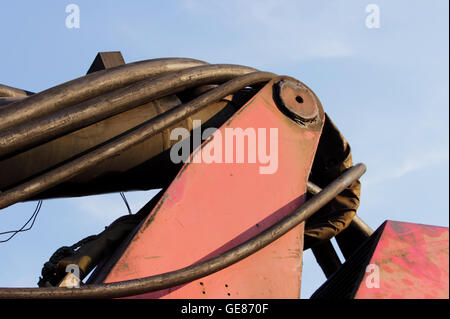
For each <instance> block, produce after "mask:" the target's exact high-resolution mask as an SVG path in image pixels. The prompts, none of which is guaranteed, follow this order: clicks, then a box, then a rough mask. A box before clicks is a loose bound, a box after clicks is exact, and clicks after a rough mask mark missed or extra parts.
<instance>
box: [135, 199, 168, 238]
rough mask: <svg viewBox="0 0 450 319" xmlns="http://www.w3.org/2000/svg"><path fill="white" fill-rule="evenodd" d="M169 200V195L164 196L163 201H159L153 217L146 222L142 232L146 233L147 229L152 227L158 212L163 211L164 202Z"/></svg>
mask: <svg viewBox="0 0 450 319" xmlns="http://www.w3.org/2000/svg"><path fill="white" fill-rule="evenodd" d="M167 198H169V194H164V196H163V197H162V198H161V200H160V201H159V203H158V205H157V206H156V207H155V210H154V211H153V213H152V215H151V216H150V217H149V218H148V220H147V221H146V222H145V225H144V227H143V228H142V231H141V232H143V231H145V230H146V229H147V227H148V226H150V224H151V223H152V222H153V220H154V219H155V216H156V214H157V213H158V211H159V210H160V209H161V206H162V204H164V202H165V201H166V200H167Z"/></svg>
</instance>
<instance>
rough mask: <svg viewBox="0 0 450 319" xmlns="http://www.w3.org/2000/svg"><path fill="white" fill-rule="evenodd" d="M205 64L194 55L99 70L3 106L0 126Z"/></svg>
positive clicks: (27, 119) (0, 111)
mask: <svg viewBox="0 0 450 319" xmlns="http://www.w3.org/2000/svg"><path fill="white" fill-rule="evenodd" d="M205 64H207V63H206V62H203V61H199V60H194V59H186V58H163V59H153V60H145V61H139V62H134V63H128V64H124V65H120V66H117V67H113V68H108V69H105V70H101V71H97V72H94V73H91V74H88V75H86V76H83V77H80V78H77V79H74V80H71V81H68V82H65V83H63V84H60V85H57V86H55V87H52V88H50V89H47V90H45V91H42V92H39V93H37V94H34V95H32V96H30V97H29V99H27V100H25V101H22V102H18V103H15V104H14V105H10V108H8V109H2V110H0V118H1V121H0V130H4V129H5V128H8V127H12V126H17V125H19V124H21V123H25V122H28V121H30V120H32V119H34V118H36V117H39V116H43V115H46V114H49V113H52V112H55V111H57V110H60V109H62V108H64V107H67V106H70V105H73V104H75V103H80V102H81V101H84V100H87V99H90V98H93V97H96V96H98V95H100V94H103V93H106V92H109V91H112V90H115V89H118V88H121V87H124V86H126V85H129V84H131V83H134V82H137V81H141V80H144V79H146V78H150V77H154V76H157V75H160V74H163V73H167V72H173V71H179V70H183V69H187V68H192V67H195V66H199V65H205ZM7 88H9V87H5V88H4V89H2V86H0V93H1V92H3V90H6V89H7ZM8 92H10V90H9V91H8ZM0 96H1V94H0ZM8 96H11V95H8Z"/></svg>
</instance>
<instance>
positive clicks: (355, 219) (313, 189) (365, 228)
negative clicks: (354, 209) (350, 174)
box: [306, 181, 373, 237]
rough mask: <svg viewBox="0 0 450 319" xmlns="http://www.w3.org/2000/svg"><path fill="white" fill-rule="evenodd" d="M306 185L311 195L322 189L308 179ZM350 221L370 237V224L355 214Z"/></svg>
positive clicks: (371, 230) (371, 232) (371, 231)
mask: <svg viewBox="0 0 450 319" xmlns="http://www.w3.org/2000/svg"><path fill="white" fill-rule="evenodd" d="M306 185H307V188H308V192H310V193H311V194H312V195H316V194H318V193H320V192H321V191H322V189H321V188H320V187H319V186H317V185H316V184H314V183H312V182H310V181H308V183H307V184H306ZM352 223H353V224H354V227H356V228H357V229H358V230H359V231H360V232H361V233H362V234H364V235H365V236H366V237H370V236H371V235H372V234H373V229H372V228H370V226H369V225H367V224H366V223H365V222H364V221H363V220H362V219H361V218H360V217H359V216H358V215H355V217H353V220H352Z"/></svg>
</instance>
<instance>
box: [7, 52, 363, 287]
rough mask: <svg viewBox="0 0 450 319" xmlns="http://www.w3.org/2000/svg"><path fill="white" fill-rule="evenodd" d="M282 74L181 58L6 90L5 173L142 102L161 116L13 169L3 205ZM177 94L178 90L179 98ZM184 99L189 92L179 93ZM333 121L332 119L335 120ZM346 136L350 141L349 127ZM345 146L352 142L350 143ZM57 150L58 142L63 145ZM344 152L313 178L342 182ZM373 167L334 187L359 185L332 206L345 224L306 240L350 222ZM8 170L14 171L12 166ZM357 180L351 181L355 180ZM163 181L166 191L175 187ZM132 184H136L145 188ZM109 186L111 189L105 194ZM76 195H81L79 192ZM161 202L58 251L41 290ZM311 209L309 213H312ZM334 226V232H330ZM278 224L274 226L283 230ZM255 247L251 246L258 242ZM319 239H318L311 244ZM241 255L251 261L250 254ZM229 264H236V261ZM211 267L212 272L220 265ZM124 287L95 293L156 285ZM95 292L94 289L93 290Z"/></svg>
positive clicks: (86, 264) (103, 250)
mask: <svg viewBox="0 0 450 319" xmlns="http://www.w3.org/2000/svg"><path fill="white" fill-rule="evenodd" d="M274 77H275V75H274V74H272V73H268V72H259V71H257V70H255V69H252V68H249V67H245V66H238V65H209V64H206V63H205V62H202V61H198V60H192V59H178V58H171V59H156V60H147V61H142V62H136V63H131V64H125V65H122V66H118V67H114V68H110V69H105V70H102V71H98V72H94V73H92V74H89V75H87V76H84V77H81V78H78V79H75V80H72V81H69V82H66V83H63V84H61V85H58V86H56V87H53V88H50V89H48V90H45V91H42V92H40V93H36V94H31V93H29V92H26V91H22V90H17V89H12V88H9V87H5V86H1V87H0V95H1V94H2V92H4V93H3V96H7V97H8V96H9V98H6V99H5V101H6V102H4V103H3V104H4V105H1V106H0V118H1V119H2V121H1V122H0V169H2V166H3V167H4V168H9V167H11V166H8V165H13V166H14V165H17V163H18V162H20V160H23V159H24V158H29V157H30V155H31V154H33V152H35V153H34V154H42V152H43V150H45V148H46V147H51V144H52V143H53V144H56V145H58V144H57V143H58V142H59V141H63V143H66V142H67V139H68V138H69V137H71V136H74V135H76V134H79V132H83V130H88V129H89V128H92V127H94V126H96V125H97V129H98V125H99V124H101V123H103V122H105V121H108V120H110V119H119V116H120V115H121V114H126V113H127V112H131V111H132V110H137V109H138V108H140V107H142V105H146V104H149V103H154V104H155V105H156V108H158V110H159V113H156V114H155V115H154V116H152V117H151V118H148V119H145V120H144V121H142V122H140V123H139V124H138V125H136V126H134V127H128V128H127V129H126V130H125V131H122V132H120V134H116V135H113V136H109V137H108V139H106V140H103V141H101V142H98V141H96V142H95V143H94V145H88V146H84V148H79V149H78V150H77V152H75V153H68V154H65V157H61V158H58V161H57V162H56V163H52V165H47V166H46V167H45V165H44V166H42V167H38V168H37V169H35V170H30V172H28V173H27V172H26V173H24V174H23V175H22V176H21V177H20V178H17V177H16V175H17V174H15V175H14V174H10V175H9V176H7V175H8V174H4V175H3V180H0V190H1V192H0V209H1V208H5V207H7V206H10V205H12V204H14V203H17V202H20V201H26V200H31V199H35V198H46V196H49V197H52V196H53V195H54V194H55V192H53V193H52V190H55V189H56V190H59V189H62V188H64V183H69V184H70V182H71V181H73V180H76V178H77V177H78V176H82V175H83V174H84V173H86V174H88V175H90V174H92V172H93V169H95V168H98V167H99V166H100V165H101V164H102V163H104V162H105V161H106V162H107V161H108V160H111V159H114V157H116V156H118V155H121V154H124V153H126V152H127V151H128V150H130V149H132V148H133V147H136V146H137V145H139V143H143V142H144V141H146V140H148V139H150V138H151V137H153V136H155V135H157V134H160V133H162V132H164V131H165V130H168V129H169V128H170V127H173V126H174V125H175V124H177V123H179V122H180V121H183V120H185V119H186V118H189V117H190V116H192V115H194V114H196V112H200V111H201V110H202V109H205V108H207V107H209V106H210V105H211V104H213V103H216V102H218V101H221V100H222V99H224V98H226V97H228V96H230V95H231V94H233V93H236V92H239V91H243V90H244V89H245V88H248V87H253V88H254V90H253V91H252V92H251V93H252V94H254V93H256V91H257V89H258V88H259V87H261V84H264V83H265V82H267V81H269V80H271V79H272V78H274ZM202 88H203V89H202ZM205 88H207V89H205ZM5 92H6V93H5ZM199 93H200V94H199ZM8 94H9V95H8ZM175 94H177V95H178V96H175ZM173 97H175V99H174V98H173ZM178 97H183V98H180V99H179V98H178ZM245 97H247V98H248V97H249V95H245ZM188 98H192V99H188ZM8 101H9V103H8ZM232 101H233V99H231V100H230V99H229V100H228V102H230V103H232ZM244 102H245V101H244ZM242 104H243V102H242V101H240V103H239V105H238V106H240V105H242ZM222 110H223V107H219V108H217V109H214V110H213V112H217V113H220V112H221V111H222ZM229 116H230V112H225V113H224V118H220V119H219V123H221V122H224V119H226V118H228V117H229ZM211 118H212V117H211V116H209V117H207V119H208V120H209V119H211ZM327 121H329V118H328V117H327ZM116 122H117V121H116ZM326 125H327V124H325V126H326ZM333 127H334V126H333ZM334 128H335V127H334ZM97 131H98V130H97ZM97 131H96V132H97ZM336 131H337V129H336ZM326 132H331V135H329V134H328V133H327V134H322V137H321V142H320V144H321V145H324V144H326V142H323V140H327V139H328V138H329V136H336V133H335V131H334V130H328V131H327V130H326V129H324V133H326ZM79 135H80V134H79ZM81 135H82V134H81ZM337 135H339V136H341V137H342V135H340V133H338V134H337ZM106 136H107V135H106ZM78 137H79V136H78ZM64 138H66V140H64ZM344 141H345V140H344ZM341 144H342V145H347V144H346V142H342V143H341ZM49 145H50V146H49ZM60 145H61V144H60ZM63 145H65V144H63ZM54 148H55V146H54V145H53V149H54ZM69 148H70V145H69ZM166 148H170V145H165V148H164V149H163V150H166ZM319 149H320V145H319ZM322 149H323V150H325V149H326V147H322ZM332 149H333V148H332ZM348 151H349V149H348ZM39 152H40V153H39ZM342 152H344V153H345V152H347V149H346V148H345V147H344V149H342V148H339V149H338V153H336V152H335V151H333V150H332V151H331V153H330V154H327V155H325V158H326V159H327V160H326V163H325V164H326V165H328V164H330V163H334V164H335V166H336V165H337V166H336V167H338V170H337V171H333V175H330V174H327V175H326V176H325V177H324V179H323V180H321V179H320V178H319V176H320V174H315V173H314V170H319V169H320V170H322V169H324V168H327V167H326V166H323V165H322V166H321V164H317V165H316V163H323V162H324V161H323V158H321V159H317V158H316V160H315V164H314V167H313V174H312V176H317V178H316V180H315V182H316V183H318V184H319V185H321V186H325V185H327V184H329V183H330V182H332V179H334V178H336V177H337V176H338V175H339V174H340V173H343V172H346V170H347V169H348V168H349V163H350V164H351V158H350V162H349V161H348V160H347V158H348V155H349V153H347V154H346V156H344V157H342ZM321 153H324V154H325V153H327V152H326V151H323V152H320V151H318V156H319V154H321ZM320 156H322V155H320ZM333 161H334V162H333ZM343 162H345V165H342V163H343ZM11 163H13V164H11ZM153 164H154V163H152V165H153ZM139 165H140V163H137V164H136V166H139ZM107 166H109V165H107ZM315 167H316V169H315ZM133 169H134V168H133ZM364 169H365V168H364V167H363V166H359V167H357V169H356V173H355V171H352V172H351V173H350V174H349V175H350V176H351V185H350V183H348V181H347V184H345V185H344V186H343V185H334V188H331V189H330V190H328V191H326V192H325V194H324V195H323V196H325V197H327V198H328V201H330V200H331V199H332V198H333V197H335V196H336V195H338V194H339V193H341V192H340V191H339V192H338V191H337V189H339V187H340V189H341V190H342V189H348V188H350V189H351V190H350V192H349V193H348V194H349V196H350V199H349V200H346V199H344V201H343V202H344V206H345V204H347V205H349V206H348V207H343V206H342V205H341V206H339V205H340V204H339V205H338V206H336V205H334V206H333V205H332V204H331V205H329V207H331V208H329V209H325V212H324V213H323V215H325V216H328V217H330V216H331V219H330V220H331V221H332V220H334V219H336V218H337V220H339V221H341V220H342V219H340V218H341V217H344V219H345V221H344V222H342V223H340V226H338V227H335V224H334V223H333V222H331V223H328V225H325V227H324V225H323V223H322V221H321V222H320V223H318V224H317V225H318V227H315V226H314V223H308V224H307V233H306V236H310V237H311V239H312V242H314V241H316V240H318V241H323V240H326V239H329V238H331V237H333V236H334V235H336V234H337V233H339V232H341V231H342V230H343V229H345V227H347V226H348V224H349V223H350V221H351V219H352V218H353V216H354V212H356V208H357V206H358V204H359V188H358V187H359V182H356V180H357V178H358V177H359V176H360V175H361V174H362V173H363V172H364ZM8 171H9V170H6V169H5V170H4V172H8ZM352 174H353V176H352ZM355 174H356V179H355V176H354V175H355ZM5 175H6V178H5ZM13 175H14V176H13ZM94 175H95V174H94ZM331 176H332V177H333V178H331ZM9 177H10V178H9ZM349 178H350V177H347V179H349ZM355 183H356V184H355ZM332 184H333V183H332ZM5 185H6V187H5ZM102 185H104V184H102ZM161 186H162V187H165V186H167V185H161ZM102 187H103V186H102ZM124 187H126V186H124ZM132 187H135V185H133V186H132ZM105 189H106V188H105ZM105 189H103V188H102V191H105ZM118 190H119V189H117V191H118ZM120 190H121V191H123V190H129V189H120ZM107 191H108V189H106V191H105V192H107ZM46 192H49V193H46ZM57 193H58V192H56V194H57ZM69 194H71V193H70V191H69ZM331 194H334V195H331ZM40 196H41V197H40ZM42 196H43V197H42ZM331 196H333V197H331ZM355 196H356V197H355ZM344 197H345V195H344ZM317 201H319V199H318V200H316V201H311V205H310V206H312V207H314V205H315V207H316V208H317V207H318V206H317V205H319V204H317V203H316V202H317ZM154 202H155V200H152V201H151V202H149V204H147V205H146V207H144V208H143V209H142V210H141V211H140V212H139V213H138V214H136V215H132V216H130V217H122V218H120V219H119V220H117V221H115V222H114V223H113V224H112V225H110V226H109V227H108V228H107V229H106V230H105V231H104V232H102V233H100V234H99V235H97V236H93V237H91V238H89V240H86V241H83V242H82V243H80V244H79V245H75V246H72V247H65V248H63V249H62V250H58V251H57V253H56V254H55V255H54V256H52V258H51V260H50V261H49V264H47V266H48V267H47V268H45V267H44V271H43V274H44V272H46V276H45V277H46V278H45V279H44V278H43V279H42V280H41V286H49V285H55V284H56V283H57V282H58V280H60V279H61V276H62V275H63V274H64V272H63V270H64V266H65V265H67V264H70V263H75V264H78V265H79V266H80V269H81V271H82V276H84V275H86V274H87V273H88V272H89V271H90V270H91V269H92V268H93V267H94V266H95V265H96V264H97V263H98V262H99V260H100V259H101V258H103V257H104V256H105V255H107V253H108V252H110V251H111V250H112V249H114V248H115V247H116V246H117V244H118V243H120V242H121V241H122V240H123V238H124V237H126V235H128V234H129V233H130V231H131V230H132V229H134V228H135V227H136V225H137V224H138V223H139V222H140V221H141V220H142V219H143V218H144V217H145V214H143V212H146V213H148V211H149V209H148V208H151V207H150V206H151V205H153V204H154ZM148 205H150V206H148ZM320 205H321V206H323V200H322V202H320ZM333 207H339V209H337V210H336V209H335V208H333ZM305 212H307V214H304V213H305ZM301 213H303V215H302V214H301ZM308 214H309V215H312V213H311V207H309V206H308V205H305V207H302V210H300V213H299V214H297V215H299V216H300V217H297V221H296V224H298V223H299V222H300V221H301V220H306V218H307V217H308V216H309V215H308ZM293 215H295V214H293ZM337 215H338V216H337ZM333 218H334V219H333ZM325 223H326V222H325ZM296 224H295V225H296ZM293 225H294V223H293V222H292V221H291V222H290V226H289V227H293ZM330 225H331V227H332V228H333V229H334V231H331V232H330V231H329V228H330ZM276 226H277V225H274V228H276ZM286 227H288V226H286V225H285V226H284V230H283V231H284V232H285V231H286V229H287V228H286ZM315 229H319V233H320V234H323V235H320V234H319V233H315ZM320 229H325V230H326V231H321V230H320ZM280 234H281V233H280ZM263 235H264V234H262V235H261V238H263V237H264V236H263ZM280 236H281V235H280ZM268 237H270V236H268V235H267V234H266V239H265V244H264V245H267V243H269V242H270V241H273V240H274V239H273V238H270V240H269V239H268ZM272 237H273V236H272ZM261 238H260V240H261ZM305 242H306V243H307V245H309V244H308V243H309V242H311V241H308V239H306V241H305ZM246 244H247V245H248V243H246ZM255 245H256V246H258V245H262V244H261V241H260V242H258V240H257V238H255V240H254V242H253V244H252V247H251V249H253V251H256V250H255V249H257V248H255ZM313 245H314V244H311V246H313ZM244 246H245V245H244ZM261 247H262V246H260V248H261ZM237 248H239V247H237ZM260 248H258V249H260ZM245 249H246V250H245ZM251 249H250V247H249V246H247V247H246V248H245V247H244V250H245V253H243V254H248V252H249V251H251ZM230 256H231V254H230ZM233 258H234V262H236V261H237V260H239V259H236V257H233ZM233 258H232V259H233ZM240 258H243V257H242V256H241V257H240ZM224 259H225V258H224ZM216 263H217V261H216ZM228 263H230V260H229V261H228ZM219 264H220V265H218V266H217V267H222V266H223V265H225V264H226V262H224V260H222V261H220V262H219ZM200 266H201V265H199V267H200ZM208 267H209V268H210V266H208ZM217 269H219V268H217ZM208 271H210V270H208ZM208 271H206V270H203V274H206V273H208ZM156 277H157V276H156ZM156 277H155V280H157V281H158V284H156V285H155V284H153V285H151V284H150V285H151V286H152V289H158V287H159V288H162V287H166V286H167V285H170V284H171V282H172V281H171V282H168V283H161V281H160V280H161V278H163V277H164V276H163V277H161V278H158V279H156ZM191 277H192V276H191ZM183 278H184V277H183ZM183 280H186V279H182V278H181V279H180V278H179V279H178V281H176V282H182V281H183ZM150 281H151V280H150ZM172 284H173V282H172ZM148 285H149V283H147V290H148ZM116 286H117V287H115V288H113V289H112V290H114V291H116V292H110V293H111V294H109V293H108V292H106V291H105V293H98V290H96V289H94V290H95V291H96V292H94V290H92V291H91V294H92V296H94V295H95V296H123V295H129V294H133V293H136V291H138V290H139V289H140V290H139V291H142V289H144V290H145V289H146V288H143V287H142V286H141V285H140V284H137V285H134V287H135V288H133V289H134V290H133V289H132V290H127V291H126V292H125V290H126V289H121V288H120V287H119V286H120V285H116ZM138 286H139V287H138ZM144 286H145V285H144ZM117 289H118V290H117ZM136 289H137V290H136ZM119 290H120V292H119ZM1 292H2V290H1V289H0V295H1ZM30 293H31V294H30V296H32V295H33V296H38V295H37V294H33V293H32V292H31V291H30ZM48 293H49V295H47V294H46V292H44V291H43V292H42V294H41V295H40V296H50V295H51V292H50V291H48ZM89 294H90V293H87V295H89ZM6 295H8V293H6ZM19 295H20V293H19ZM26 295H27V292H24V293H23V295H22V296H26ZM63 295H64V296H69V295H70V294H65V293H63V294H62V295H60V296H63ZM82 295H83V293H80V294H79V296H82ZM87 295H86V296H87ZM9 296H17V294H16V295H14V293H13V294H9Z"/></svg>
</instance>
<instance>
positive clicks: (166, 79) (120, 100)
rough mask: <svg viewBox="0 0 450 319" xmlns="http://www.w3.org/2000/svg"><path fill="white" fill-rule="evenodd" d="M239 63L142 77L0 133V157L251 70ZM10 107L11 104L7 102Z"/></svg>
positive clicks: (251, 69) (199, 67)
mask: <svg viewBox="0 0 450 319" xmlns="http://www.w3.org/2000/svg"><path fill="white" fill-rule="evenodd" d="M255 71H256V70H255V69H253V68H249V67H245V66H239V65H228V64H223V65H219V64H218V65H205V66H198V67H193V68H190V69H186V70H181V71H176V72H171V73H169V74H165V75H161V76H159V77H156V78H150V79H145V80H142V81H139V82H136V83H133V84H130V85H129V86H126V87H124V88H121V89H118V90H115V91H112V92H108V93H105V94H103V95H100V96H97V97H95V98H93V99H90V100H87V101H85V102H82V103H80V104H76V105H73V106H71V107H68V108H64V109H62V110H60V111H57V112H55V113H52V114H49V115H47V116H44V117H39V118H36V119H35V120H32V121H29V122H27V123H23V124H21V125H19V126H15V127H12V128H9V129H6V130H4V131H2V132H1V133H0V158H2V157H3V158H4V157H6V156H10V155H13V154H15V153H17V152H22V151H24V150H27V149H29V148H31V147H33V146H36V145H39V144H41V143H44V142H47V141H49V140H51V139H54V138H57V137H59V136H62V135H64V134H67V133H70V132H73V131H75V130H77V129H80V128H83V127H86V126H88V125H91V124H93V123H96V122H98V121H101V120H104V119H105V118H108V117H111V116H113V115H116V114H119V113H121V112H124V111H127V110H129V109H131V108H133V107H136V106H139V105H142V104H145V103H147V102H149V101H151V100H154V99H157V98H160V97H163V96H166V95H170V94H174V93H177V92H180V91H183V90H185V89H187V88H192V87H196V86H199V85H204V84H208V83H221V82H224V81H227V80H230V79H232V78H234V77H237V76H240V75H244V74H247V73H251V72H255ZM10 107H11V106H10Z"/></svg>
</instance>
